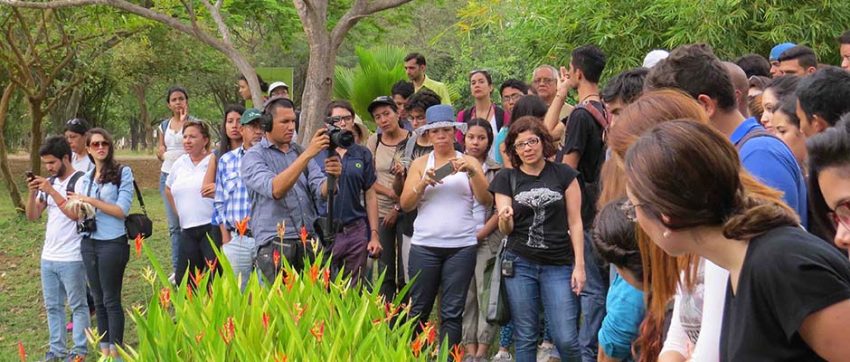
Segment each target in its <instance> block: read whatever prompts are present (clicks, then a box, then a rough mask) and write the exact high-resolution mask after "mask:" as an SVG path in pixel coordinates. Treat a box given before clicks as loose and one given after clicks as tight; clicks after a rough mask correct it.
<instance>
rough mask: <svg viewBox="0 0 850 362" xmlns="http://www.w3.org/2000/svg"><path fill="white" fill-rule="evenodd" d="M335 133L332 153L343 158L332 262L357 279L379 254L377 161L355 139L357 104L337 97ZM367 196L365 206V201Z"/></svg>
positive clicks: (331, 118) (332, 118)
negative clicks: (355, 111)
mask: <svg viewBox="0 0 850 362" xmlns="http://www.w3.org/2000/svg"><path fill="white" fill-rule="evenodd" d="M327 116H328V119H327V123H328V124H329V126H328V129H330V133H331V145H330V148H329V150H330V151H329V152H328V153H329V154H331V155H332V156H336V157H338V158H339V159H341V160H342V161H341V162H342V174H341V175H340V176H339V183H338V185H339V188H338V189H337V192H336V194H335V195H334V198H333V200H334V203H333V205H334V207H333V210H332V211H333V214H332V215H329V216H332V217H333V218H332V219H333V220H334V227H335V229H336V230H332V232H335V237H334V243H333V247H332V252H333V258H332V259H331V266H332V268H333V270H334V273H339V272H342V273H344V274H345V275H346V276H352V282H353V283H357V282H358V281H361V278H362V277H363V270H364V269H365V268H366V257H367V255H368V256H370V257H372V258H377V257H378V254H380V252H381V242H380V241H379V239H378V197H377V194H376V192H375V188H374V185H375V181H376V180H377V178H378V176H377V174H376V173H375V162H374V160H373V159H372V153H371V152H370V151H369V149H368V148H366V147H363V146H361V145H358V144H356V143H354V127H355V126H354V108H353V107H352V106H351V104H350V103H348V102H346V101H334V102H331V103H330V104H329V105H328V107H327ZM364 200H365V207H364V202H363V201H364Z"/></svg>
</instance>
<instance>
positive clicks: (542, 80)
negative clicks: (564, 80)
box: [531, 78, 555, 85]
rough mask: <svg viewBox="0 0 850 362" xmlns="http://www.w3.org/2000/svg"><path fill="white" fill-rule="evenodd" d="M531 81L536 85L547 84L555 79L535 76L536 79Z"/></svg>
mask: <svg viewBox="0 0 850 362" xmlns="http://www.w3.org/2000/svg"><path fill="white" fill-rule="evenodd" d="M531 83H532V84H535V85H538V84H543V85H549V84H552V83H555V79H553V78H537V79H535V80H533V81H531Z"/></svg>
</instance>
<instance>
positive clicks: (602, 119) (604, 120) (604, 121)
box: [573, 101, 611, 140]
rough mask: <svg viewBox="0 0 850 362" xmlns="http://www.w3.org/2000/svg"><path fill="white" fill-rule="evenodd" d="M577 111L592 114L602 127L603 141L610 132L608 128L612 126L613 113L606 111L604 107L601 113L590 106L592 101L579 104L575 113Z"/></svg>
mask: <svg viewBox="0 0 850 362" xmlns="http://www.w3.org/2000/svg"><path fill="white" fill-rule="evenodd" d="M577 109H583V110H585V111H586V112H587V113H590V115H591V116H592V117H593V119H594V120H595V121H596V124H598V125H599V126H600V127H602V139H603V140H604V139H605V136H606V134H607V132H608V127H610V126H611V113H609V112H608V109H606V108H605V106H604V105H603V107H602V111H600V110H599V109H598V108H596V107H594V106H593V105H592V104H590V101H585V102H582V103H579V104H578V105H576V107H575V109H574V110H573V112H575V111H576V110H577Z"/></svg>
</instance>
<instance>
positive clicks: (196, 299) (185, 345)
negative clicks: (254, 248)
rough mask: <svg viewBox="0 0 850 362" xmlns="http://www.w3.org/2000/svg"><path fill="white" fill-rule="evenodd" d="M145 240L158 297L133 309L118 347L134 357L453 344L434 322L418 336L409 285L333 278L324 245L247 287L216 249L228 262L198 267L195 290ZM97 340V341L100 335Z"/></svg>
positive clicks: (333, 356) (395, 352)
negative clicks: (393, 289)
mask: <svg viewBox="0 0 850 362" xmlns="http://www.w3.org/2000/svg"><path fill="white" fill-rule="evenodd" d="M141 244H143V243H140V242H137V257H138V256H139V255H140V253H141V251H144V254H145V256H146V257H147V258H148V259H149V260H150V263H151V267H149V268H147V269H146V270H145V274H144V278H145V279H146V281H147V282H148V284H149V285H150V292H151V300H150V303H149V304H148V305H147V307H134V308H133V310H132V311H131V316H130V317H131V319H132V320H133V322H135V325H136V330H137V333H138V336H139V345H138V346H137V347H135V348H134V347H131V346H125V347H124V348H125V349H124V350H121V351H120V352H121V354H122V356H123V357H124V358H125V359H126V360H127V361H341V360H352V361H369V360H380V361H418V360H425V359H426V358H428V357H429V356H430V357H431V358H434V357H436V359H437V360H438V361H445V360H447V359H448V358H449V348H440V351H441V352H440V353H436V352H435V350H436V349H437V348H436V344H435V343H434V342H435V338H436V335H437V331H436V327H435V326H434V325H433V324H432V323H431V322H429V323H427V324H426V325H424V331H423V332H422V333H421V334H420V335H419V336H417V337H416V338H415V339H414V338H413V333H415V328H414V323H415V322H414V321H413V320H412V319H409V318H407V316H408V313H409V311H410V307H409V306H406V305H404V304H399V302H400V301H401V300H402V298H403V297H402V296H403V295H404V294H405V292H406V290H404V291H403V292H402V293H401V295H400V296H399V297H398V298H397V299H396V300H395V301H393V302H386V301H385V300H384V299H383V298H382V297H381V296H380V295H379V293H378V291H377V290H371V291H370V290H368V288H365V287H363V288H361V287H359V286H351V284H350V280H349V279H347V278H342V277H341V276H339V277H337V278H335V279H331V277H330V272H329V264H330V263H329V260H325V256H324V255H323V254H322V253H321V252H320V253H319V255H318V257H317V258H316V260H315V261H313V262H310V261H307V260H305V265H307V266H306V267H305V269H304V271H302V272H300V273H298V272H295V270H293V268H292V267H291V266H290V265H289V263H287V262H286V261H285V260H282V261H281V262H283V263H284V264H285V268H286V269H285V270H286V272H285V273H284V276H281V277H278V278H276V279H275V281H274V283H273V284H272V285H271V286H270V287H267V286H262V285H260V282H259V280H258V278H257V275H256V273H254V274H252V275H251V277H250V279H249V281H248V283H247V286H246V288H245V290H244V291H240V289H239V286H240V280H239V278H238V277H237V276H236V275H234V273H233V272H231V270H232V269H231V267H230V265H229V263H228V262H227V260H226V258H224V257H223V256H221V255H219V260H220V261H221V264H222V268H223V270H224V271H223V272H222V273H221V274H220V275H217V276H215V277H214V278H210V274H211V273H209V272H207V273H198V274H196V275H193V276H191V277H192V278H194V280H195V281H196V283H197V285H198V287H197V289H195V290H193V289H191V288H189V287H188V286H187V283H184V284H182V285H181V286H180V287H174V286H172V285H171V284H170V283H169V282H168V279H167V275H168V274H167V273H165V272H163V270H162V268H161V266H160V264H159V262H158V261H157V260H156V259H155V257H154V256H153V254H152V253H151V252H150V251H149V250H148V249H147V247H146V246H143V245H141ZM308 247H309V246H308ZM212 267H215V266H214V265H213V266H212ZM379 282H380V278H379ZM205 291H206V292H205ZM92 335H96V333H92ZM90 339H91V342H92V343H93V347H94V348H95V349H93V350H97V349H96V345H97V342H98V341H97V338H96V337H94V338H90ZM456 353H459V351H456Z"/></svg>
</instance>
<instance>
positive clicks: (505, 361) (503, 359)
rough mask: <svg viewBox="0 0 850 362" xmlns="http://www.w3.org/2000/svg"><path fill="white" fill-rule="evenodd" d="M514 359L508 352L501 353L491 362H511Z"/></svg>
mask: <svg viewBox="0 0 850 362" xmlns="http://www.w3.org/2000/svg"><path fill="white" fill-rule="evenodd" d="M513 360H514V359H513V357H511V353H510V352H508V351H499V353H496V355H495V356H493V358H492V359H491V360H490V362H509V361H513Z"/></svg>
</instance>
